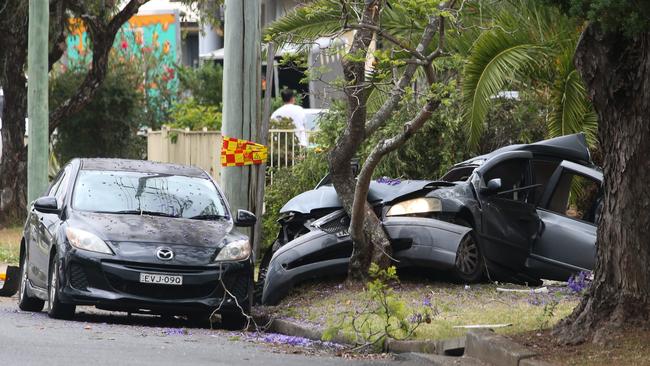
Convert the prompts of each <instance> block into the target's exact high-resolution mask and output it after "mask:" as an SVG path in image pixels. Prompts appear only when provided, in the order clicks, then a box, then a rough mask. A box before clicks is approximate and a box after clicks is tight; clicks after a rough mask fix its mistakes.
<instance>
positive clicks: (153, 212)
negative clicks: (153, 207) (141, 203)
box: [99, 210, 180, 217]
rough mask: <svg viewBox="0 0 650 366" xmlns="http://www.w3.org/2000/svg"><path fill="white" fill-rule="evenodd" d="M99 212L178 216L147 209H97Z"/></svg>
mask: <svg viewBox="0 0 650 366" xmlns="http://www.w3.org/2000/svg"><path fill="white" fill-rule="evenodd" d="M99 212H100V213H111V214H118V215H149V216H162V217H180V216H177V215H172V214H169V213H167V212H160V211H147V210H142V211H141V210H122V211H99Z"/></svg>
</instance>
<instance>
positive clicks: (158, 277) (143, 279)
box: [140, 273, 183, 286]
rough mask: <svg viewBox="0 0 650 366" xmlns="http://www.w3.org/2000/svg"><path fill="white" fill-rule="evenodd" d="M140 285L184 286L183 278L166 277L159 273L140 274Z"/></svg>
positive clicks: (175, 276)
mask: <svg viewBox="0 0 650 366" xmlns="http://www.w3.org/2000/svg"><path fill="white" fill-rule="evenodd" d="M140 283H153V284H156V285H174V286H180V285H182V284H183V276H177V275H164V274H157V273H140Z"/></svg>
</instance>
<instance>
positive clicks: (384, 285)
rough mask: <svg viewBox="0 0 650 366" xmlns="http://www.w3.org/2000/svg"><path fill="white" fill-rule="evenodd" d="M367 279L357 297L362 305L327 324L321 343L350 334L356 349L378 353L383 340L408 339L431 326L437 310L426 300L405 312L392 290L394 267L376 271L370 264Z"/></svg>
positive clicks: (405, 307) (400, 300)
mask: <svg viewBox="0 0 650 366" xmlns="http://www.w3.org/2000/svg"><path fill="white" fill-rule="evenodd" d="M369 275H370V277H371V281H370V282H368V283H367V284H366V291H364V292H363V294H361V296H362V297H363V299H364V301H363V302H364V303H365V304H363V305H362V306H361V307H355V309H353V310H350V311H347V312H344V313H342V314H340V317H339V319H338V321H335V322H333V323H331V324H329V326H328V327H327V329H326V330H325V332H324V333H323V339H324V340H326V341H327V340H331V339H332V338H333V337H334V336H335V335H336V334H338V333H340V332H343V333H344V334H351V335H352V341H353V342H355V343H356V344H357V345H360V346H362V347H370V348H371V349H373V350H375V351H380V350H381V349H382V348H383V346H384V342H385V341H386V340H387V339H399V340H405V339H409V338H411V337H413V336H414V334H415V331H416V330H417V329H418V327H419V326H420V325H422V324H423V323H431V319H432V318H433V317H435V316H436V315H438V309H437V308H436V307H435V306H433V305H431V302H430V300H428V299H426V300H425V301H424V302H423V305H422V306H421V307H420V308H419V309H417V310H416V311H413V312H412V311H411V310H409V307H408V306H407V303H406V302H405V301H404V300H402V299H401V298H400V297H399V296H397V295H396V294H395V291H394V290H393V287H392V286H393V284H394V283H398V282H399V279H398V278H397V270H396V269H395V267H393V266H391V267H388V268H387V269H380V268H379V266H377V265H376V264H374V263H373V264H371V265H370V270H369Z"/></svg>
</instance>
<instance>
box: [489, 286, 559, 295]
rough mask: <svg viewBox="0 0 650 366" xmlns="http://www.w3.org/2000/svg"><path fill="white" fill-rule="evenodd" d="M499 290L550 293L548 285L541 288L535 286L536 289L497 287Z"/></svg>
mask: <svg viewBox="0 0 650 366" xmlns="http://www.w3.org/2000/svg"><path fill="white" fill-rule="evenodd" d="M497 291H499V292H521V293H533V294H547V293H548V287H546V286H544V287H540V288H535V289H530V290H528V289H520V288H503V287H497Z"/></svg>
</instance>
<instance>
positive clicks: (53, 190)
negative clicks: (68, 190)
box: [47, 170, 65, 196]
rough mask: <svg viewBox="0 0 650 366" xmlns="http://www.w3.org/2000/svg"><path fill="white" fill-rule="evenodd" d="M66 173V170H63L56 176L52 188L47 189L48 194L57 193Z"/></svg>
mask: <svg viewBox="0 0 650 366" xmlns="http://www.w3.org/2000/svg"><path fill="white" fill-rule="evenodd" d="M64 175H65V170H62V171H61V172H60V173H59V174H58V175H57V176H56V177H55V178H54V181H53V182H52V185H51V186H50V189H49V190H48V191H47V196H54V195H55V194H56V191H57V190H58V189H59V186H60V185H61V181H62V180H63V176H64Z"/></svg>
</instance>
